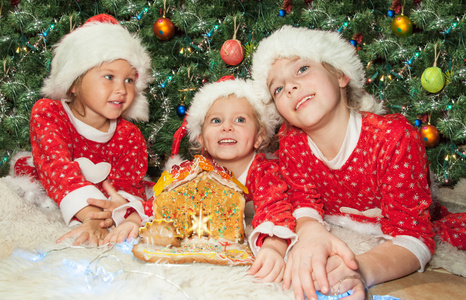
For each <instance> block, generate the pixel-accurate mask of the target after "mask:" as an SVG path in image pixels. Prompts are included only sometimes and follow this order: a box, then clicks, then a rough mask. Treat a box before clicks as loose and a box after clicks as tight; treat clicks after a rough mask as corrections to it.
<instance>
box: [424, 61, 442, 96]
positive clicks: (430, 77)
mask: <svg viewBox="0 0 466 300" xmlns="http://www.w3.org/2000/svg"><path fill="white" fill-rule="evenodd" d="M421 84H422V87H423V88H424V89H425V90H426V91H428V92H429V93H437V92H440V91H441V90H442V89H443V86H444V85H445V76H443V72H442V70H441V69H440V68H439V67H430V68H427V69H425V70H424V72H422V76H421Z"/></svg>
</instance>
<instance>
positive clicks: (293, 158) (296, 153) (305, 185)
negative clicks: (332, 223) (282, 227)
mask: <svg viewBox="0 0 466 300" xmlns="http://www.w3.org/2000/svg"><path fill="white" fill-rule="evenodd" d="M284 126H285V125H283V126H282V128H281V130H280V132H281V133H280V135H279V136H280V149H279V160H280V170H281V174H282V176H283V178H284V180H285V182H286V184H287V185H288V195H289V201H290V202H291V204H292V205H293V211H295V210H296V209H298V208H305V207H308V208H312V209H314V210H316V211H317V212H318V213H319V214H320V215H321V216H322V217H323V215H324V210H323V204H322V201H321V199H320V195H319V193H318V192H317V189H316V187H315V185H314V182H312V180H311V176H310V175H311V172H312V169H311V168H312V167H311V162H310V158H309V155H306V153H308V152H310V151H311V150H310V149H309V146H308V143H307V135H306V134H305V133H304V132H302V131H301V130H299V129H296V128H289V129H288V131H287V133H286V134H282V133H283V130H285V129H284Z"/></svg>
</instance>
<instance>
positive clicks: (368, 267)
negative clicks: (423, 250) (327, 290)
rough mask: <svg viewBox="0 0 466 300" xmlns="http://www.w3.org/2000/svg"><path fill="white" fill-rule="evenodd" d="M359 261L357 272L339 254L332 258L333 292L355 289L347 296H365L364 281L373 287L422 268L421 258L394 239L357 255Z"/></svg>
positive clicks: (329, 268)
mask: <svg viewBox="0 0 466 300" xmlns="http://www.w3.org/2000/svg"><path fill="white" fill-rule="evenodd" d="M356 260H357V261H358V264H359V269H358V270H356V271H355V270H351V269H349V268H348V267H347V266H346V264H345V263H344V262H343V259H342V258H341V257H340V256H338V255H334V256H331V257H330V258H329V259H328V263H327V268H326V271H327V273H328V279H329V283H330V287H331V292H332V293H339V294H342V293H345V292H347V291H348V290H353V294H352V296H350V297H348V298H345V299H348V300H351V299H365V291H364V284H363V281H364V283H365V284H366V285H367V287H370V286H373V285H375V284H378V283H381V282H385V281H389V280H393V279H396V278H400V277H403V276H405V275H408V274H410V273H412V272H414V271H416V270H417V269H419V267H420V264H419V260H418V259H417V257H416V256H415V255H414V254H413V253H412V252H411V251H409V250H407V249H406V248H404V247H400V246H397V245H394V244H393V243H392V242H391V241H387V242H385V243H382V244H380V245H378V246H377V247H374V248H372V249H371V250H369V251H367V252H365V253H363V254H361V255H358V256H356ZM358 278H360V279H358ZM314 285H315V288H316V290H319V289H320V287H319V284H318V283H317V282H316V281H314Z"/></svg>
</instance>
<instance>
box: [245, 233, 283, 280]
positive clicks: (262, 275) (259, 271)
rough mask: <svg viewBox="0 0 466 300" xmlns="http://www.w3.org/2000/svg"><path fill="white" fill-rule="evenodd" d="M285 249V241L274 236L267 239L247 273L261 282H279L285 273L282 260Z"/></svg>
mask: <svg viewBox="0 0 466 300" xmlns="http://www.w3.org/2000/svg"><path fill="white" fill-rule="evenodd" d="M287 248H288V244H287V242H286V241H285V240H283V239H281V238H278V237H275V236H272V237H267V238H266V239H265V240H264V244H263V245H262V247H261V249H260V250H259V253H258V254H257V257H256V259H255V261H254V263H253V265H252V267H251V269H249V272H248V273H249V274H250V275H254V277H255V278H258V279H259V280H260V281H261V282H281V281H282V279H283V274H284V272H285V260H284V259H283V258H284V256H285V253H286V249H287Z"/></svg>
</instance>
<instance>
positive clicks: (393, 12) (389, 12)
mask: <svg viewBox="0 0 466 300" xmlns="http://www.w3.org/2000/svg"><path fill="white" fill-rule="evenodd" d="M387 16H389V17H390V18H393V17H394V16H395V11H394V10H393V9H390V10H389V11H388V13H387Z"/></svg>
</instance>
